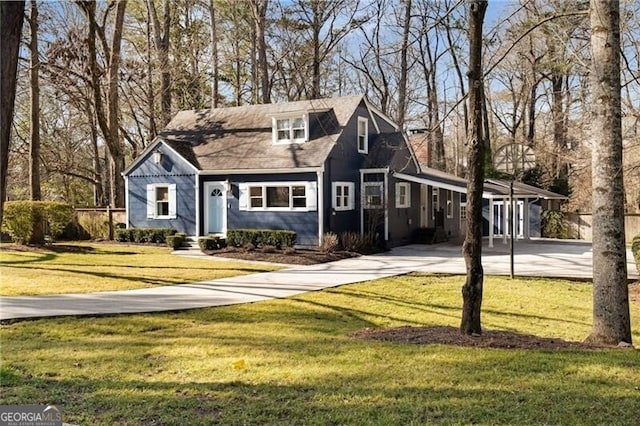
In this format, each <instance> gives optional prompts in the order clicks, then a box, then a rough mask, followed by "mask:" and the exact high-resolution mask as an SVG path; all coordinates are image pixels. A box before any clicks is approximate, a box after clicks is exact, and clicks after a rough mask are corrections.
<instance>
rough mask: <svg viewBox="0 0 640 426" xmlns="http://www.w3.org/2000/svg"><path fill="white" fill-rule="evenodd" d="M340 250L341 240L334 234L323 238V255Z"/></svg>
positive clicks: (321, 249) (327, 234)
mask: <svg viewBox="0 0 640 426" xmlns="http://www.w3.org/2000/svg"><path fill="white" fill-rule="evenodd" d="M339 248H340V239H339V238H338V235H336V234H334V233H333V232H327V233H325V234H324V235H323V236H322V244H320V251H321V252H323V253H333V252H334V251H336V250H338V249H339Z"/></svg>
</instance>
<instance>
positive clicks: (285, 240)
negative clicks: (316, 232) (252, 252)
mask: <svg viewBox="0 0 640 426" xmlns="http://www.w3.org/2000/svg"><path fill="white" fill-rule="evenodd" d="M295 243H296V233H295V232H294V231H288V230H284V229H230V230H228V231H227V244H229V245H231V246H234V247H244V246H245V245H247V244H253V245H254V246H256V247H262V246H275V247H277V248H279V249H281V248H283V247H293V246H294V245H295Z"/></svg>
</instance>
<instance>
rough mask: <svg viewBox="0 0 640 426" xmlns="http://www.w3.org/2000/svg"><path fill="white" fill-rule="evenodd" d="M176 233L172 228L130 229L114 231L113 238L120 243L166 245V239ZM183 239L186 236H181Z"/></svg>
mask: <svg viewBox="0 0 640 426" xmlns="http://www.w3.org/2000/svg"><path fill="white" fill-rule="evenodd" d="M177 232H178V231H176V230H175V229H173V228H132V229H121V228H117V229H115V230H114V235H113V238H114V239H115V240H116V241H119V242H121V243H155V244H164V243H168V240H167V239H168V237H170V236H172V235H176V233H177ZM182 236H183V239H186V235H185V234H182Z"/></svg>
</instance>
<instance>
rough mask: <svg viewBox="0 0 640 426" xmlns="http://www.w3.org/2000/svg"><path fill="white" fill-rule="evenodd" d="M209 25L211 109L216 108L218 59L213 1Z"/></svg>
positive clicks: (211, 0)
mask: <svg viewBox="0 0 640 426" xmlns="http://www.w3.org/2000/svg"><path fill="white" fill-rule="evenodd" d="M209 23H210V25H211V108H218V98H219V97H220V94H219V89H218V79H219V78H220V76H219V63H218V61H219V59H218V32H217V29H216V6H215V3H214V1H213V0H209Z"/></svg>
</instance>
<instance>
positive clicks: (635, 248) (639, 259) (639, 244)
mask: <svg viewBox="0 0 640 426" xmlns="http://www.w3.org/2000/svg"><path fill="white" fill-rule="evenodd" d="M631 252H632V253H633V258H634V259H635V260H636V269H637V270H638V272H639V273H640V234H638V235H636V236H635V237H634V238H633V240H632V241H631Z"/></svg>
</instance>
